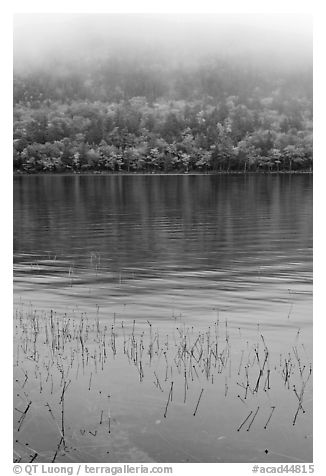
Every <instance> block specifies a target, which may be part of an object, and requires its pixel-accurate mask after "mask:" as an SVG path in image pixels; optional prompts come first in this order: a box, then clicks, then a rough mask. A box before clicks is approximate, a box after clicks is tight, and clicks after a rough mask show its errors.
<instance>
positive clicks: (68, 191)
mask: <svg viewBox="0 0 326 476" xmlns="http://www.w3.org/2000/svg"><path fill="white" fill-rule="evenodd" d="M14 264H15V282H16V289H17V293H19V292H23V291H28V292H30V293H31V294H32V295H33V298H34V299H35V296H34V294H35V293H36V294H38V293H43V292H44V294H48V295H49V299H50V300H52V299H54V300H55V299H57V298H58V296H61V298H63V297H64V296H66V295H67V294H68V295H69V299H70V298H71V295H74V294H76V293H77V294H79V291H80V293H81V296H79V298H80V299H82V300H85V301H87V300H89V299H95V300H96V302H97V303H98V304H101V303H103V305H106V304H107V302H108V301H110V302H111V304H115V303H116V302H117V298H119V299H121V298H122V299H125V301H126V303H133V304H134V306H135V309H134V310H133V312H137V310H138V309H139V307H144V308H145V310H148V311H149V312H150V313H151V314H154V315H153V317H155V316H158V317H159V316H161V317H164V316H165V315H166V313H167V312H168V313H169V312H173V310H174V311H175V312H181V313H182V312H192V313H194V315H196V314H200V315H202V314H203V313H205V312H206V310H207V309H209V308H211V307H218V308H219V309H225V310H230V311H232V312H241V313H242V315H243V314H245V315H249V314H250V315H251V316H252V314H253V313H255V314H256V313H261V314H260V317H259V320H267V319H269V318H273V319H278V318H279V317H280V318H281V317H282V316H279V315H278V312H282V311H281V309H282V306H283V304H284V303H288V302H292V301H293V299H292V297H293V296H295V299H294V301H295V303H294V306H296V310H297V318H298V319H299V318H300V319H303V320H307V321H309V320H310V318H311V315H310V305H311V290H312V287H311V286H312V177H311V176H282V177H274V176H273V177H268V176H258V177H257V176H246V177H243V176H240V177H238V176H235V177H232V176H231V177H225V176H221V177H212V176H172V177H171V176H154V177H153V176H136V177H134V176H77V177H71V176H64V177H62V176H36V177H18V178H15V183H14ZM36 285H37V286H36ZM70 285H71V286H70ZM52 295H53V296H52ZM289 297H290V299H289ZM271 304H272V306H271ZM51 305H52V304H51Z"/></svg>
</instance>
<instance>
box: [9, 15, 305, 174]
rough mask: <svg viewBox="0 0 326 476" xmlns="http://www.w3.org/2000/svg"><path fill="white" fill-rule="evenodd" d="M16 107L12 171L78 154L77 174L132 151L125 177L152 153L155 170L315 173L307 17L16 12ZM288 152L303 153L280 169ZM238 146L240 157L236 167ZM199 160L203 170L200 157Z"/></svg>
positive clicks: (70, 158) (71, 158) (68, 160)
mask: <svg viewBox="0 0 326 476" xmlns="http://www.w3.org/2000/svg"><path fill="white" fill-rule="evenodd" d="M14 105H15V109H14V139H15V151H16V152H15V154H16V155H15V160H16V162H15V163H16V167H18V168H21V167H22V165H23V164H24V163H25V162H26V160H29V159H28V158H33V159H35V160H36V162H37V161H38V160H41V162H42V160H43V159H39V158H38V157H43V156H46V157H49V156H51V157H52V156H53V155H54V156H55V157H57V158H60V160H59V165H58V164H57V165H53V164H52V163H51V164H50V165H49V167H50V169H51V170H52V169H58V170H59V169H61V168H62V167H63V168H65V167H71V168H74V167H75V166H74V165H73V164H74V160H75V161H76V160H77V159H74V157H76V154H77V157H78V160H77V162H78V163H77V164H76V167H75V168H77V169H80V168H81V167H82V166H83V167H84V168H87V167H88V166H89V167H91V168H92V167H94V163H95V164H97V165H99V163H100V162H101V160H102V159H103V160H104V158H103V157H104V156H105V157H106V156H107V155H108V154H109V155H110V154H111V155H112V154H113V156H114V157H115V158H114V159H112V160H111V162H110V161H109V162H106V163H107V165H106V166H105V165H103V164H102V165H99V168H100V169H103V168H104V169H108V170H111V169H112V170H120V169H121V168H122V169H123V168H124V167H125V160H126V158H125V157H126V151H128V153H130V154H131V156H133V157H134V159H132V160H131V164H132V165H130V163H129V162H130V161H129V162H128V165H127V166H126V168H127V170H128V171H129V170H130V168H131V170H141V169H143V168H148V169H150V168H151V166H146V167H145V166H144V164H143V163H141V161H140V160H139V159H137V158H135V157H136V156H137V157H138V156H141V157H145V156H146V157H147V156H150V153H151V152H150V151H151V150H152V151H153V150H155V153H154V155H155V156H157V157H160V158H159V159H155V160H154V159H153V160H152V162H153V163H155V164H160V165H155V167H154V166H153V167H154V168H156V169H157V170H161V169H162V168H163V169H164V170H168V169H169V168H171V167H172V168H174V167H176V168H177V169H180V170H183V169H184V168H185V169H186V170H188V169H189V168H190V169H196V168H198V167H199V168H204V169H208V170H217V169H220V170H223V169H227V170H230V169H232V167H233V166H235V167H240V168H241V169H242V168H247V167H248V166H250V165H251V166H253V168H254V169H256V168H257V167H258V169H259V167H263V168H265V163H268V166H267V168H268V169H279V168H280V167H281V168H282V167H283V168H289V167H290V168H291V169H292V167H293V164H299V165H300V167H301V166H304V167H309V168H311V159H312V144H311V140H312V25H311V19H310V18H309V17H305V16H290V15H285V16H284V15H283V16H276V15H263V16H261V15H260V16H259V15H254V16H252V15H250V16H249V15H222V16H221V15H211V16H208V15H199V16H198V15H196V16H195V15H140V14H138V15H136V14H134V15H131V14H130V15H97V14H92V15H88V14H87V15H86V14H84V15H82V14H78V15H77V14H72V15H59V14H50V15H49V14H39V15H27V14H24V15H16V17H15V22H14ZM255 135H256V136H257V137H256V138H255V137H254V136H255ZM284 135H285V136H286V137H284ZM185 137H187V140H186V142H187V144H185V143H184V138H185ZM64 140H65V141H66V145H65V146H64V147H65V149H64V150H65V151H64V152H63V149H62V147H63V145H62V144H61V142H60V141H64ZM67 142H69V144H70V145H69V147H68V145H67ZM190 143H191V146H190V145H189V144H190ZM244 143H245V146H244ZM35 144H38V145H39V148H41V149H42V148H43V149H42V151H41V152H40V151H38V152H37V151H36V152H35V150H34V149H35ZM45 144H52V149H53V148H54V150H52V151H51V152H49V151H46V150H45V149H46V146H45ZM60 144H61V145H60ZM81 144H82V148H83V150H82V152H81V151H80V147H81ZM100 144H102V146H103V147H104V148H105V147H106V146H108V147H109V149H105V151H103V150H100V149H99V147H100ZM239 144H240V146H239ZM249 146H250V147H253V148H254V149H250V150H251V152H250V154H251V155H250V154H249V152H248V150H247V148H248V147H249ZM288 146H291V147H292V148H293V149H294V150H295V151H298V150H299V152H300V153H299V156H297V155H295V154H294V155H293V154H292V155H293V157H292V156H291V159H286V161H285V159H284V161H283V162H282V160H280V157H284V154H283V151H284V149H285V148H286V147H288ZM31 147H32V149H33V147H34V149H33V150H32V151H31V149H30V148H31ZM47 147H48V146H47ZM169 147H170V148H171V147H172V149H173V152H169V153H168V152H167V150H168V148H169ZM239 147H240V149H241V147H242V148H243V151H242V152H241V154H242V156H243V157H245V156H246V157H247V159H246V160H247V162H246V161H245V162H244V163H243V160H244V159H241V161H240V162H241V165H239V150H240V149H239ZM44 148H45V149H44ZM136 149H137V150H138V152H137V153H136V152H135V151H136ZM90 150H92V151H93V152H91V155H92V154H93V159H90V158H89V154H90V152H89V151H90ZM241 150H242V149H241ZM271 150H274V154H276V155H275V157H276V158H275V157H274V159H273V160H272V161H271V160H270V159H268V160H267V159H266V157H269V155H270V153H269V152H270V151H271ZM275 150H276V151H277V152H275ZM291 150H292V149H291ZM132 151H133V152H132ZM222 151H223V152H222ZM204 152H205V153H206V159H205V161H204V164H203V163H202V161H200V159H198V158H196V156H198V157H202V155H203V153H204ZM292 152H293V151H292ZM292 152H291V153H292ZM287 153H288V151H287ZM87 154H88V155H87ZM94 154H95V155H94ZM117 154H118V156H120V155H121V157H122V158H121V159H119V160H118V159H117V158H116V155H117ZM185 154H186V156H187V157H188V155H189V156H190V157H191V159H188V158H187V159H185V158H184V160H183V161H184V162H186V163H187V164H188V165H186V166H184V165H182V159H181V157H185ZM214 154H215V155H214ZM241 154H240V155H241ZM248 154H249V155H248ZM111 155H110V157H111ZM285 155H286V154H285ZM288 155H289V153H288ZM62 156H64V157H66V156H67V157H66V159H65V160H66V164H65V165H62ZM81 156H82V157H84V159H82V161H81V162H80V157H81ZM167 156H169V157H170V158H169V159H167ZM172 156H173V157H174V159H173V160H174V162H173V161H172V162H173V163H174V165H173V164H172V162H171V160H172V159H171V157H172ZM249 156H252V157H251V159H250V157H249ZM87 157H88V158H87ZM96 157H97V158H96ZM101 157H102V159H101ZM214 157H215V158H214ZM218 157H219V158H218ZM259 157H260V158H261V157H263V158H265V159H266V160H265V159H259V160H260V162H259V160H258V158H259ZM52 158H53V157H52ZM103 160H102V162H103ZM117 160H118V162H117ZM142 160H145V159H142ZM262 160H263V162H262ZM60 161H61V162H60ZM119 161H120V162H121V163H120V162H119ZM275 161H276V162H275ZM148 162H149V163H150V162H151V160H149V159H148ZM166 162H168V164H167V163H166ZM109 163H110V165H108V164H109ZM259 163H260V165H259ZM119 164H120V165H119ZM164 164H165V165H164ZM176 164H177V165H176ZM189 164H190V165H189ZM196 164H197V165H196ZM198 164H201V165H198ZM232 164H233V165H232ZM236 164H237V165H236ZM244 164H245V165H244ZM280 164H281V165H280ZM286 164H287V165H286ZM25 165H26V164H25ZM97 165H96V166H97ZM33 167H34V166H33ZM33 167H32V168H33Z"/></svg>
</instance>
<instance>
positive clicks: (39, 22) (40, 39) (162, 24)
mask: <svg viewBox="0 0 326 476" xmlns="http://www.w3.org/2000/svg"><path fill="white" fill-rule="evenodd" d="M111 54H119V55H121V56H123V55H126V56H131V57H132V55H137V54H138V55H139V54H143V55H144V54H148V55H152V57H155V55H156V56H157V58H158V59H159V58H160V57H164V55H165V56H166V57H170V56H171V57H173V58H175V59H180V60H182V61H185V62H187V61H189V62H191V61H192V60H193V59H194V58H195V57H200V56H209V55H220V56H227V57H232V56H235V57H242V58H247V59H248V60H254V61H258V62H262V63H264V62H265V63H269V62H271V61H272V62H273V61H274V62H275V63H278V64H280V63H282V64H284V65H286V66H287V67H289V66H290V67H295V66H297V65H302V64H307V63H308V64H309V63H310V62H311V61H312V17H310V16H303V15H275V14H268V15H267V14H265V15H258V14H257V15H249V14H242V15H240V14H239V15H217V14H214V15H198V14H197V15H172V14H171V15H166V14H165V15H163V14H161V15H157V14H156V15H153V14H16V15H15V16H14V68H15V69H20V68H21V67H29V68H33V67H36V66H37V67H39V66H42V65H43V66H44V65H51V62H52V61H53V60H57V61H58V60H59V61H63V62H67V61H68V62H69V61H75V60H81V61H82V60H83V59H85V58H93V59H96V58H97V57H103V55H111Z"/></svg>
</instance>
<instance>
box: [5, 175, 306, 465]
mask: <svg viewBox="0 0 326 476" xmlns="http://www.w3.org/2000/svg"><path fill="white" fill-rule="evenodd" d="M14 301H15V310H16V317H15V322H16V332H15V333H14V336H15V342H17V349H18V348H19V346H20V344H19V343H20V342H22V341H24V342H25V344H26V347H25V350H26V352H25V353H23V354H22V352H21V351H20V354H19V352H18V350H17V352H18V354H19V355H16V354H17V352H16V354H15V359H16V360H15V361H16V365H15V375H16V376H17V378H16V380H17V382H16V384H17V386H18V387H17V388H18V389H20V393H21V392H22V391H24V392H26V394H27V395H28V397H26V395H25V397H23V398H25V400H26V399H27V400H26V402H28V401H33V404H32V405H31V410H29V411H28V418H27V417H26V420H27V421H26V422H24V425H22V427H21V429H20V432H19V433H15V435H16V436H17V434H19V439H18V440H19V441H18V443H16V446H15V448H16V452H17V454H19V455H20V456H21V457H22V461H30V459H31V458H30V455H27V454H25V453H24V452H23V453H22V450H21V448H22V447H23V445H24V444H25V443H26V441H25V439H26V436H24V431H25V432H26V435H29V438H30V439H32V440H33V441H32V442H29V444H30V445H31V447H33V448H34V449H35V451H38V456H37V458H38V459H36V460H35V462H38V461H41V460H42V461H51V460H52V457H53V453H54V452H55V447H56V445H57V443H58V441H57V440H58V435H59V434H60V432H59V433H58V432H56V430H55V426H58V424H57V421H59V411H60V408H59V407H58V409H57V412H58V413H57V416H55V418H54V419H52V420H53V421H54V422H55V424H54V427H53V428H54V429H53V428H52V426H53V425H52V426H51V424H50V420H51V418H52V417H51V415H50V416H49V415H48V414H49V412H47V414H46V415H45V416H44V421H43V420H42V418H43V417H42V418H41V417H40V415H41V416H42V411H44V410H42V411H41V410H40V409H41V408H43V407H44V405H45V404H47V403H49V400H50V399H51V398H54V395H55V391H53V392H52V393H51V392H49V388H50V387H49V388H48V393H46V392H47V391H46V384H45V382H47V385H50V380H51V379H52V377H53V379H54V384H53V382H52V390H53V385H54V387H55V385H56V384H57V386H58V389H60V388H61V387H60V385H61V386H62V380H60V379H59V377H58V376H56V375H55V371H54V370H53V373H50V371H49V363H48V364H46V363H45V362H50V361H51V362H52V364H53V362H54V357H53V356H54V350H53V348H52V350H51V349H50V350H49V349H48V348H47V347H46V346H45V347H44V342H43V341H42V343H39V345H40V347H39V348H38V350H36V347H35V342H34V350H33V351H32V350H30V351H31V352H32V354H33V355H34V360H33V359H32V360H33V361H32V362H29V361H27V360H26V359H27V357H30V354H28V351H27V348H29V347H28V346H30V345H32V344H31V342H32V334H28V332H31V333H33V332H35V319H34V321H33V322H34V324H33V326H34V327H33V329H34V331H33V329H32V328H29V331H28V330H26V329H27V327H28V326H29V325H30V322H31V318H32V317H31V316H33V315H34V317H35V315H36V314H37V315H38V316H39V317H38V319H40V329H41V328H42V329H43V331H41V330H40V331H38V332H39V335H42V336H43V338H44V339H46V340H47V341H48V338H47V337H46V336H47V334H46V333H47V332H48V329H47V328H46V327H47V324H46V322H47V319H48V318H49V315H50V312H51V310H53V312H55V315H56V319H57V324H56V325H57V326H59V327H60V326H62V325H63V323H64V322H68V321H66V320H67V319H70V321H69V323H68V324H69V326H72V327H71V333H70V334H69V335H74V334H73V332H72V330H73V329H75V330H76V329H77V325H79V324H78V323H80V321H81V319H83V318H82V317H81V316H82V315H84V316H87V317H86V319H87V322H89V328H88V329H87V339H89V341H88V342H89V344H88V349H90V353H91V352H93V360H94V362H95V360H96V358H97V357H96V356H98V355H99V354H98V352H99V351H98V348H97V347H96V346H97V345H98V342H99V339H100V337H99V336H101V339H102V340H103V336H104V334H105V332H106V331H105V328H107V329H109V328H111V334H110V336H111V337H110V339H111V340H110V342H111V344H110V345H111V347H110V349H111V350H110V351H111V352H112V356H111V357H112V358H110V359H109V361H108V362H107V363H106V365H102V367H103V368H102V369H101V371H99V373H98V372H97V371H98V369H97V367H95V368H94V369H95V370H94V369H93V370H91V368H90V367H89V365H90V364H87V366H86V370H85V371H84V370H83V374H82V375H81V373H80V374H79V373H78V376H76V375H77V373H76V374H74V375H75V377H74V378H73V379H71V383H70V386H69V390H67V396H66V398H67V403H66V405H67V408H68V409H69V408H70V410H69V411H68V412H66V415H67V422H68V423H67V430H66V434H67V435H68V436H67V441H69V444H68V443H67V444H66V447H65V449H64V450H63V449H62V447H60V448H59V451H58V454H57V456H56V458H57V459H56V461H94V462H100V461H112V462H113V461H134V462H135V461H160V462H164V461H170V462H184V461H197V462H198V461H201V462H232V461H234V462H239V461H241V462H249V461H261V462H264V461H305V462H307V461H311V460H312V386H311V381H312V378H310V373H309V372H311V371H310V370H309V369H310V366H311V359H312V176H310V175H295V176H289V175H287V176H265V175H258V176H253V175H252V176H251V175H248V176H210V175H205V176H197V175H196V176H152V175H151V176H94V175H92V176H87V175H83V176H81V175H77V176H52V175H51V176H49V175H48V176H20V177H15V178H14ZM17 313H18V314H17ZM60 319H61V321H60ZM68 324H67V325H68ZM54 327H55V326H54ZM54 327H52V329H54ZM59 327H58V329H59ZM113 327H114V332H113V331H112V329H113ZM22 329H25V330H24V332H25V333H24V332H23V331H22ZM60 329H61V330H60V332H63V333H64V330H63V328H62V327H61V328H60ZM42 332H43V334H42ZM58 332H59V331H58ZM92 333H93V334H92ZM28 335H30V337H28V338H27V337H26V336H28ZM90 335H93V337H94V338H92V339H91V338H90ZM113 335H114V339H116V341H114V345H113V344H112V338H113V337H112V336H113ZM135 336H137V339H138V341H137V345H139V346H140V347H139V349H141V348H143V350H144V352H145V349H147V351H146V352H145V355H146V358H145V356H144V360H143V361H141V360H139V356H138V357H137V358H136V360H135V358H134V354H133V352H134V351H133V350H132V346H133V345H135V346H136V343H135V342H136V341H135V340H134V339H136V337H135ZM154 336H156V337H154ZM26 339H27V340H26ZM96 339H97V340H96ZM169 339H170V340H169ZM73 341H74V340H73V338H71V340H69V345H75V347H71V348H70V349H68V347H66V348H65V349H66V350H65V349H63V350H62V352H63V353H62V354H60V359H62V358H63V355H64V352H65V351H67V352H68V351H69V352H70V354H69V355H75V353H76V355H77V353H78V352H79V350H80V349H79V347H76V346H77V344H78V343H76V342H75V344H72V343H73ZM127 341H128V342H129V345H131V347H130V348H129V350H128V351H126V342H127ZM213 341H214V345H215V344H216V352H214V351H213ZM169 342H170V344H169ZM171 342H173V345H172V344H171ZM185 342H186V343H187V344H185ZM217 343H218V345H219V349H220V350H219V351H217V349H218V345H217ZM25 344H24V345H25ZM67 345H68V344H67ZM78 345H80V344H78ZM103 345H104V344H103ZM198 345H200V349H198ZM155 346H156V347H155ZM194 346H195V347H194ZM259 346H260V347H259ZM21 347H23V346H21ZM137 348H138V347H137ZM154 348H155V352H154V350H153V349H154ZM194 348H196V349H197V350H196V352H197V351H198V354H196V356H195V355H194V352H195V351H194ZM214 348H215V347H214ZM31 349H32V347H31ZM119 349H120V350H119ZM148 349H150V350H149V352H148ZM151 349H152V350H151ZM182 349H183V350H182ZM267 349H268V350H267ZM129 351H130V352H131V354H132V355H131V354H130V353H129ZM191 351H192V352H191ZM60 352H61V351H60ZM119 352H120V354H119ZM151 352H152V353H151ZM164 352H165V353H164ZM205 352H206V354H205ZM56 355H57V354H56ZM119 355H121V357H119ZM137 355H138V354H137ZM35 356H37V359H36V357H35ZM163 356H164V357H163ZM186 356H188V357H186ZM189 356H190V359H192V358H193V359H195V360H194V361H192V360H191V361H188V360H187V358H189ZM266 356H267V357H266ZM265 357H266V359H265ZM56 358H58V357H56ZM65 359H66V360H64V362H67V359H68V357H67V356H66V357H65ZM76 359H77V357H76ZM164 359H165V361H164ZM180 359H181V360H180ZM205 359H206V360H205ZM214 359H215V361H214ZM269 359H271V360H269ZM88 360H89V359H88V354H87V363H88ZM265 360H266V362H267V363H266V365H265V364H264V363H263V362H264V361H265ZM162 362H165V363H164V365H163V364H162ZM208 362H209V368H208ZM213 362H214V365H213ZM141 363H142V364H141ZM57 364H58V362H57V361H56V366H58V365H57ZM83 364H84V362H83ZM193 364H194V365H193ZM35 365H37V371H36V370H35V368H34V367H35ZM60 365H61V364H60ZM62 365H63V364H62ZM65 365H66V364H65ZM69 365H70V367H69V368H71V370H69V371H71V372H72V369H74V371H76V369H77V366H78V369H79V365H81V360H80V361H78V363H77V360H76V361H75V363H73V362H72V361H71V364H69ZM74 365H76V369H75V367H74ZM140 365H142V366H143V367H144V369H145V370H146V371H145V370H144V375H142V372H143V370H142V369H141V368H140ZM31 366H32V367H31ZM33 366H34V367H33ZM181 367H182V369H181ZM40 368H43V370H44V372H47V374H44V376H43V377H42V372H41V371H40ZM249 368H250V370H251V371H252V373H251V377H250V378H251V379H252V380H251V381H250V385H249V384H248V386H249V394H247V393H245V389H244V387H245V386H246V382H249V380H248V378H247V377H248V375H247V374H248V369H249ZM267 368H268V370H269V371H268V374H267V373H266V372H267ZM22 369H23V371H22ZM27 369H28V372H30V373H29V378H28V379H27V382H26V383H25V384H24V386H23V382H24V379H26V373H25V372H26V371H27ZM46 369H47V370H46ZM67 369H68V367H67ZM257 371H258V380H257V375H256V374H257ZM62 372H63V371H62ZM67 372H68V370H67ZM76 372H77V371H76ZM154 372H155V373H154ZM160 372H161V373H160ZM173 372H174V374H173ZM193 372H196V374H197V375H195V374H194V373H193ZM214 372H215V374H214ZM260 372H261V377H262V380H261V382H262V383H259V382H260V380H259V379H260V377H259V375H260ZM32 373H33V378H32ZM186 373H187V376H186ZM273 373H274V374H275V378H274V377H273V378H272V375H273ZM61 374H62V373H61ZM24 375H25V378H24ZM46 375H47V379H46ZM50 375H51V379H50V377H49V376H50ZM62 375H63V374H62ZM246 375H247V376H246ZM267 376H268V378H269V376H271V379H272V382H273V385H270V388H269V382H267V380H266V378H267ZM62 378H63V377H62ZM65 378H66V377H65ZM263 378H264V381H263ZM90 379H91V384H90ZM92 379H93V380H92ZM245 379H246V380H245ZM291 379H292V380H291ZM254 380H255V381H254ZM290 380H291V382H290ZM64 381H66V380H64ZM67 381H68V377H67ZM257 381H258V384H257ZM172 382H173V385H174V390H173V399H172V397H171V399H170V391H171V383H172ZM190 382H191V385H190ZM35 385H37V388H39V390H37V391H36V390H35ZM106 385H108V387H107V388H106V387H105V386H106ZM257 385H258V387H257ZM293 385H295V386H296V392H295V391H294V390H293ZM89 386H91V389H90V390H89ZM23 388H24V390H22V389H23ZM202 390H203V391H202ZM58 391H59V390H58ZM300 391H302V395H301V394H300ZM90 392H97V393H96V396H95V394H92V396H91V394H90ZM105 392H107V393H109V394H110V398H109V400H110V410H109V412H110V415H111V416H110V418H111V417H112V421H111V422H110V424H112V431H110V434H109V436H108V434H107V433H105V432H103V431H102V429H103V422H101V424H100V426H98V425H99V423H98V420H99V419H100V417H98V414H100V413H101V411H103V412H104V414H107V409H105V408H106V407H105V405H107V401H106V403H103V402H102V400H101V402H102V403H101V402H100V401H99V400H98V395H99V394H100V395H103V394H104V393H105ZM247 392H248V391H247ZM17 395H19V392H18V394H17ZM100 398H102V396H101V397H100ZM107 398H108V397H107ZM17 399H18V403H17V402H15V404H16V407H17V406H18V405H19V402H21V397H17ZM19 399H20V400H19ZM69 399H70V400H69ZM198 399H199V404H198ZM26 402H25V403H26ZM167 402H168V405H167ZM57 404H58V402H57V401H56V403H53V405H57ZM196 404H198V408H197V411H195V408H196ZM20 405H21V406H20V407H19V408H18V412H22V411H24V408H25V407H26V405H25V407H24V404H23V403H22V402H21V403H20ZM101 405H102V406H101ZM166 406H167V407H168V414H167V415H166V416H165V417H164V412H165V409H166ZM298 406H299V413H298V415H297V417H296V419H295V424H294V425H293V419H294V417H295V414H296V411H297V408H298ZM273 407H275V409H274V410H273V411H272V410H271V409H273ZM257 408H258V410H257ZM194 411H195V415H193V413H194ZM256 411H257V414H256ZM271 411H272V417H271V419H270V421H269V423H268V425H267V428H264V425H266V421H267V420H268V418H269V415H270V413H271ZM33 412H34V413H33ZM250 412H252V413H251V415H252V416H255V419H254V421H253V422H252V425H251V426H250V428H249V430H248V432H247V431H246V429H244V427H241V428H240V430H239V431H237V429H238V428H239V426H240V424H241V422H242V421H243V420H244V419H245V418H246V416H247V415H248V414H249V413H250ZM53 413H55V411H54V410H53ZM18 416H19V415H18ZM169 416H170V418H169ZM252 416H251V417H250V418H249V419H248V422H250V421H251V420H250V419H251V418H252ZM15 418H16V420H17V421H16V423H15ZM40 418H41V419H40ZM49 419H50V420H49ZM95 420H96V421H97V423H94V421H95ZM18 421H19V419H17V415H14V429H15V431H16V432H18V427H19V423H18ZM40 421H41V422H42V423H41V427H42V432H43V433H42V435H43V438H42V439H41V440H42V441H41V440H40V436H37V435H38V434H39V428H40ZM25 425H26V426H25ZM246 425H247V426H248V423H247V424H246ZM24 428H26V430H24ZM37 428H38V430H36V429H37ZM69 428H70V430H69ZM84 430H85V431H84ZM69 431H70V433H69ZM33 432H34V433H35V434H34V433H33ZM22 435H23V436H22ZM33 435H34V436H33ZM44 435H47V436H46V437H45V436H44ZM76 435H78V437H77V436H76ZM24 438H25V439H24ZM21 440H22V441H21ZM23 440H24V441H23ZM33 444H34V446H33ZM53 448H54V449H53ZM24 451H25V450H24ZM32 454H33V453H32ZM51 455H52V456H51Z"/></svg>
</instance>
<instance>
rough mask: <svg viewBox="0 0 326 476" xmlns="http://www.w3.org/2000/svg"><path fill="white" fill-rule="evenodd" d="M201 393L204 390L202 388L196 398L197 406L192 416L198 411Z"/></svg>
mask: <svg viewBox="0 0 326 476" xmlns="http://www.w3.org/2000/svg"><path fill="white" fill-rule="evenodd" d="M203 391H204V389H203V388H202V389H201V391H200V395H199V398H198V401H197V405H196V408H195V411H194V413H193V416H195V415H196V413H197V410H198V407H199V402H200V400H201V397H202V394H203Z"/></svg>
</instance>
